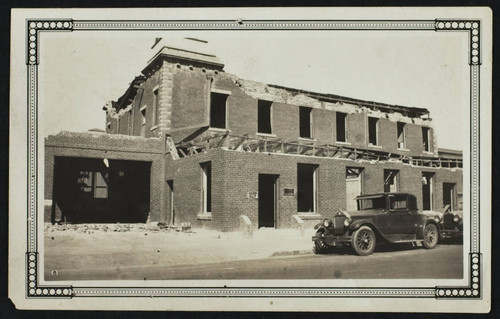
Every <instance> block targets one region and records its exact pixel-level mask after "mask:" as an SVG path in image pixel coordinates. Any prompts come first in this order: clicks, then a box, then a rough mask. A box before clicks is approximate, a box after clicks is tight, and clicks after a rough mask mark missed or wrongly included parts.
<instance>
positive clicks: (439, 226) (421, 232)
mask: <svg viewBox="0 0 500 319" xmlns="http://www.w3.org/2000/svg"><path fill="white" fill-rule="evenodd" d="M428 224H434V225H435V226H436V228H437V230H438V234H439V239H441V238H442V237H443V225H442V224H441V223H438V222H437V221H435V220H434V219H431V218H430V219H428V220H427V221H426V222H425V223H424V224H423V226H422V227H420V229H419V230H418V233H417V239H423V238H424V229H425V227H426V226H427V225H428Z"/></svg>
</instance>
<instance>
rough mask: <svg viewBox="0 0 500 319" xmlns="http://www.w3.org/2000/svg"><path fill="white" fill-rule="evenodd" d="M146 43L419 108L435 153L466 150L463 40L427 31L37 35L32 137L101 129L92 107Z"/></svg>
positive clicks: (121, 85)
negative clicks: (188, 42)
mask: <svg viewBox="0 0 500 319" xmlns="http://www.w3.org/2000/svg"><path fill="white" fill-rule="evenodd" d="M155 37H163V38H164V41H166V42H167V43H168V41H169V40H170V41H172V42H173V43H174V44H176V43H179V39H181V38H182V37H195V38H201V39H204V40H207V41H208V44H205V45H202V44H199V46H200V45H202V46H203V49H204V50H205V51H208V52H211V53H214V54H216V55H217V56H218V57H219V58H220V59H221V60H222V61H223V62H224V63H225V71H226V72H229V73H233V74H236V75H237V76H239V77H241V78H244V79H249V80H254V81H260V82H264V83H269V84H278V85H283V86H289V87H293V88H299V89H304V90H308V91H315V92H321V93H332V94H337V95H344V96H347V97H353V98H359V99H365V100H371V101H376V102H383V103H389V104H398V105H405V106H410V107H425V108H428V109H429V110H430V112H431V117H432V118H433V122H434V127H435V131H436V134H437V135H438V145H439V147H443V148H452V149H460V150H462V149H463V148H464V145H468V144H469V142H468V141H467V140H466V138H465V137H466V133H465V129H466V128H467V127H468V117H467V116H468V115H467V112H468V108H469V65H468V60H467V59H468V57H467V54H468V43H467V36H466V33H465V32H457V33H454V32H441V33H438V32H432V31H411V32H406V31H384V32H380V31H376V32H375V31H293V32H290V31H286V32H284V31H258V32H255V31H252V32H249V31H206V32H199V31H196V32H195V31H193V32H179V31H177V32H144V31H142V32H132V31H129V32H116V31H115V32H112V31H109V32H71V33H69V32H68V33H65V32H54V33H49V32H47V33H43V35H42V38H41V44H40V50H41V51H40V54H41V55H40V66H39V79H40V84H39V114H40V124H41V125H40V130H41V132H40V133H41V135H42V136H47V135H51V134H56V133H58V132H59V131H62V130H66V131H76V132H83V131H87V130H88V129H92V128H100V129H104V127H105V114H104V111H103V110H102V106H103V105H104V104H105V103H106V101H108V100H116V99H117V98H118V97H120V96H121V95H122V94H123V93H124V91H125V90H126V89H127V87H128V85H129V83H130V82H131V81H132V79H133V78H134V76H136V75H139V74H140V72H141V70H142V69H143V68H144V67H145V66H146V64H147V61H148V60H149V59H150V58H151V57H152V56H153V55H154V53H156V51H157V49H158V47H156V48H155V49H154V50H151V49H150V47H151V45H152V44H153V42H154V38H155Z"/></svg>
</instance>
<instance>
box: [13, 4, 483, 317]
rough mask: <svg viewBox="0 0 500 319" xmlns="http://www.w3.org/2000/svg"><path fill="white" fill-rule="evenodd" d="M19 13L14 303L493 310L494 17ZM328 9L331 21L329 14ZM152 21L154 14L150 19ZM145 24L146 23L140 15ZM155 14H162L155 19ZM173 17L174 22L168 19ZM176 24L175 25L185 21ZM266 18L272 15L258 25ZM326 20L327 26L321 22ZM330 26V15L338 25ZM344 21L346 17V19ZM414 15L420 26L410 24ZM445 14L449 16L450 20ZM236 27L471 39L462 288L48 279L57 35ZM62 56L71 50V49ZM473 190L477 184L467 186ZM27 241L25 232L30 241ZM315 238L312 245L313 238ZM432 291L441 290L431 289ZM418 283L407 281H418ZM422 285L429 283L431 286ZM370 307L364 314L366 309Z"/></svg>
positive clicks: (477, 11) (417, 12)
mask: <svg viewBox="0 0 500 319" xmlns="http://www.w3.org/2000/svg"><path fill="white" fill-rule="evenodd" d="M152 10H153V9H126V10H121V11H119V12H118V11H116V10H111V9H106V10H83V9H72V10H15V11H13V16H12V57H13V59H12V66H11V96H12V100H11V105H10V113H11V128H10V132H11V137H10V139H11V144H10V160H11V161H10V162H11V167H10V212H9V214H10V225H9V231H10V243H9V248H10V251H9V262H10V264H9V294H10V297H11V299H13V300H14V303H15V304H16V305H17V306H18V307H20V308H39V309H137V310H140V309H171V310H269V311H277V310H279V311H287V310H293V311H297V310H299V311H300V310H303V311H307V310H309V311H312V310H315V311H356V310H361V311H442V312H471V311H472V312H476V311H477V312H484V311H488V309H489V302H490V278H491V277H490V260H491V249H490V236H491V235H490V233H489V231H490V220H491V216H490V214H491V211H490V196H491V195H490V179H489V178H490V173H489V172H490V156H491V140H490V139H491V136H490V132H491V130H490V127H491V122H490V113H491V100H490V95H491V13H490V11H489V10H488V9H485V8H453V9H451V8H423V9H409V8H408V9H395V8H388V9H372V10H368V9H363V10H361V9H349V8H340V9H333V8H315V9H312V8H309V9H300V8H296V9H289V10H276V9H275V10H268V9H220V10H218V12H215V11H214V10H204V9H193V10H191V12H190V10H182V9H162V10H158V11H155V12H152ZM321 11H323V12H321ZM147 13H151V14H150V15H148V14H147ZM141 16H142V17H143V18H142V19H140V18H139V17H141ZM146 17H153V18H152V19H151V20H149V19H147V18H146ZM162 17H165V18H162ZM176 17H177V18H176ZM259 17H262V18H259ZM315 17H317V18H315ZM328 17H331V18H328ZM343 17H345V18H343ZM412 17H413V18H412ZM443 17H444V18H443ZM179 30H181V31H185V30H202V31H208V30H210V31H214V32H217V30H234V31H241V32H252V31H258V32H265V31H276V30H279V31H282V32H286V31H287V30H289V31H299V30H300V31H308V32H314V33H317V34H318V33H319V34H326V32H335V31H340V30H342V31H350V32H356V31H359V30H370V31H373V32H384V31H388V30H390V31H395V30H397V31H401V32H404V34H405V35H407V36H409V37H411V36H412V32H417V31H418V32H422V31H425V32H429V33H441V32H461V33H464V34H466V35H467V41H468V45H467V46H468V52H467V54H468V61H467V62H468V64H469V68H470V114H469V115H468V117H469V120H470V130H469V131H468V136H469V138H470V148H469V149H464V170H463V171H464V212H465V214H464V216H466V217H465V221H466V224H465V225H466V226H467V227H466V228H465V229H464V246H463V247H464V250H465V251H464V259H463V261H464V280H462V281H460V283H459V284H457V283H456V281H455V283H450V282H446V281H439V280H435V281H433V280H424V281H421V282H420V283H419V284H415V282H416V281H415V280H413V281H408V282H407V281H404V280H369V281H367V280H337V281H335V280H328V281H324V280H307V281H303V280H295V281H286V282H280V281H279V280H276V281H266V282H263V281H251V280H249V281H248V280H247V281H236V282H231V281H227V280H226V281H224V282H220V283H219V282H217V281H198V282H197V281H184V282H183V281H164V282H162V281H151V282H141V281H102V282H98V281H93V282H78V281H76V282H60V283H55V282H44V281H43V278H42V277H43V271H42V269H41V267H42V265H43V195H42V196H41V195H40V193H42V194H43V188H41V187H43V175H40V174H41V173H42V172H43V168H41V166H43V163H44V162H43V160H41V158H42V157H43V138H41V137H40V136H39V122H38V118H39V114H38V112H39V110H38V95H39V77H38V68H39V66H40V65H41V64H43V63H44V61H43V53H42V52H41V51H40V43H41V42H43V41H44V36H45V35H46V34H49V33H54V32H60V33H64V36H65V37H71V36H72V35H73V34H75V33H79V32H85V31H100V32H115V33H121V32H135V33H140V32H143V31H162V32H164V31H179ZM61 50H64V48H61ZM469 185H470V186H469ZM21 234H23V235H21ZM306 240H307V239H306ZM433 282H434V283H433ZM408 283H409V284H408ZM422 284H423V286H422ZM360 305H363V308H362V309H360V308H359V306H360Z"/></svg>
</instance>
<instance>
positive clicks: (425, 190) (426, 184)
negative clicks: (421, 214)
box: [422, 173, 434, 210]
mask: <svg viewBox="0 0 500 319" xmlns="http://www.w3.org/2000/svg"><path fill="white" fill-rule="evenodd" d="M433 183H434V173H422V200H423V205H422V209H423V210H433V209H434V207H433V206H434V203H433V198H434V196H433V194H434V185H433Z"/></svg>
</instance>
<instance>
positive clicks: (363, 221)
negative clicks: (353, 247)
mask: <svg viewBox="0 0 500 319" xmlns="http://www.w3.org/2000/svg"><path fill="white" fill-rule="evenodd" d="M361 226H368V227H370V228H371V229H372V230H373V231H374V232H375V234H376V235H378V236H380V237H382V238H383V239H384V240H388V239H387V238H386V237H385V236H384V234H382V233H381V232H380V230H379V229H378V228H377V227H375V225H373V223H372V222H371V221H370V220H368V219H358V220H355V221H354V222H352V223H351V224H350V225H349V231H350V232H353V231H355V230H357V229H359V228H360V227H361Z"/></svg>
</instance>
